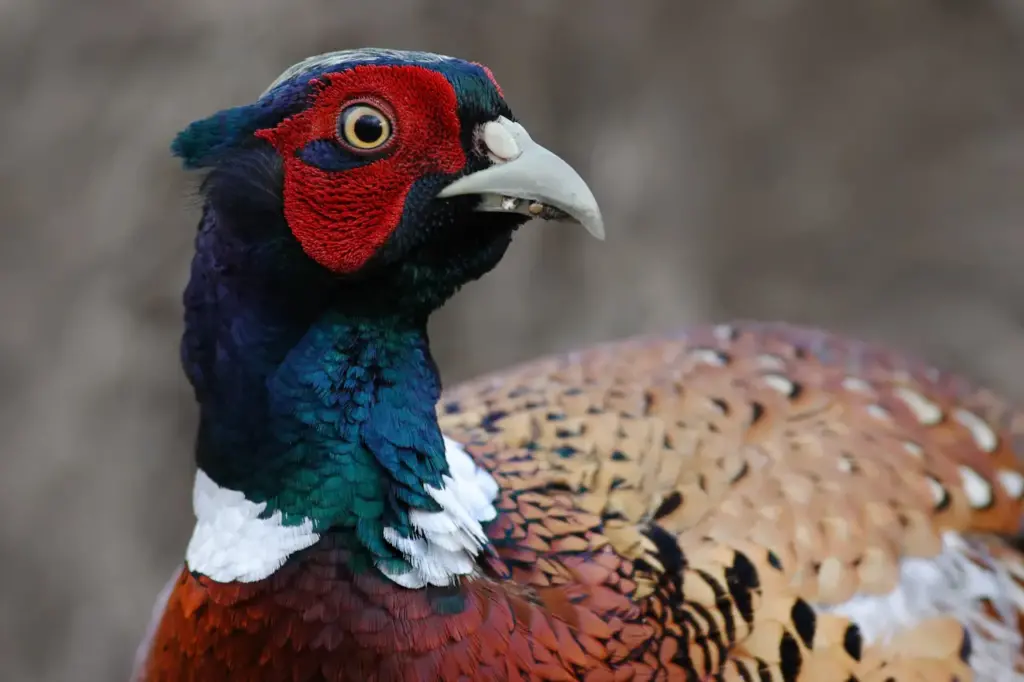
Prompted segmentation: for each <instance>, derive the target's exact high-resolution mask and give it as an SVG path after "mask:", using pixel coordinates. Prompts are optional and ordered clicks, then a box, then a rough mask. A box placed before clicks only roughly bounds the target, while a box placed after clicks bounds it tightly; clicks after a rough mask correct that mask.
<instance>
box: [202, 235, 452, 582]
mask: <svg viewBox="0 0 1024 682" xmlns="http://www.w3.org/2000/svg"><path fill="white" fill-rule="evenodd" d="M210 220H212V218H209V217H207V218H206V219H205V220H204V223H205V222H209V221H210ZM206 227H207V229H205V230H204V229H201V230H200V235H199V238H198V239H199V242H200V244H199V249H198V254H197V256H196V259H195V261H194V262H193V273H192V279H191V282H190V284H189V287H188V289H187V291H186V310H187V312H186V333H185V337H184V343H183V348H182V357H183V361H184V365H185V369H186V372H187V373H188V375H189V378H190V380H191V381H192V383H193V385H194V387H195V390H196V396H197V399H198V401H199V403H200V427H199V434H198V438H197V441H196V459H197V464H198V466H199V470H200V471H199V473H198V476H197V482H196V491H195V495H194V504H195V507H196V514H197V517H198V523H197V528H196V533H195V534H194V536H193V539H192V543H191V544H190V548H189V561H190V564H201V565H198V566H197V565H192V566H191V568H192V570H194V571H198V572H205V573H207V574H210V572H211V571H212V572H213V573H214V575H211V577H213V578H215V579H222V580H239V579H241V580H255V579H260V578H263V577H266V575H267V574H268V571H269V572H273V570H275V569H276V566H275V564H276V565H280V563H281V562H282V561H283V560H284V559H286V558H287V556H288V555H289V554H290V553H292V552H293V551H295V550H297V549H302V548H304V547H306V546H309V545H311V544H313V543H315V542H316V541H317V540H318V539H319V537H320V536H321V535H322V534H323V533H325V532H327V531H328V530H329V531H331V533H332V535H333V536H335V541H337V540H336V538H337V536H339V535H340V537H341V538H342V542H343V543H344V544H347V545H348V549H350V550H351V552H350V553H349V555H350V556H351V557H352V560H351V561H353V562H355V563H356V564H357V565H355V566H353V567H352V568H353V569H354V570H362V569H368V568H370V567H372V566H377V567H378V568H380V570H382V571H384V572H385V573H386V574H389V575H392V574H393V575H398V576H401V575H404V574H406V573H408V572H409V571H410V570H411V568H410V565H409V562H408V559H409V557H408V556H406V554H407V553H404V552H403V551H401V549H400V548H401V547H407V546H408V545H403V544H402V540H403V539H405V540H409V539H412V540H417V539H422V534H421V533H418V531H417V529H416V527H415V526H416V524H415V521H416V518H418V517H417V516H416V515H417V514H420V515H423V514H426V515H429V514H437V513H442V512H443V511H444V509H443V504H442V503H440V502H439V501H438V499H437V494H436V492H435V491H438V490H443V489H444V488H445V484H446V481H448V482H450V481H451V479H450V476H451V475H452V473H451V470H450V463H449V457H450V456H451V453H450V452H449V453H446V446H445V441H444V439H443V438H442V435H441V431H440V429H439V427H438V423H437V418H436V413H435V406H436V403H437V400H438V398H439V396H440V380H439V378H438V373H437V369H436V366H435V364H434V362H433V360H432V358H431V356H430V350H429V347H428V341H427V334H426V322H427V320H426V316H425V315H410V314H402V313H397V312H396V313H394V314H383V313H380V314H372V315H369V314H366V313H365V310H364V309H363V308H362V307H361V306H358V305H348V304H347V303H346V301H350V300H351V299H349V298H348V297H347V296H346V292H345V291H344V290H343V288H342V289H341V290H339V289H338V287H337V286H333V287H328V288H327V289H325V290H324V291H318V290H315V289H313V288H310V287H309V286H308V285H309V284H310V283H309V282H302V284H303V287H301V288H297V289H296V290H294V291H288V290H285V291H279V290H276V289H274V288H272V287H268V286H267V285H266V280H265V279H260V280H259V282H260V284H261V285H260V286H257V285H256V282H255V281H254V280H253V278H252V277H249V276H248V275H247V271H246V269H245V268H244V267H243V264H241V263H238V262H235V261H238V259H240V258H243V257H245V256H243V255H241V254H238V253H237V252H236V250H234V249H233V248H232V246H233V245H232V244H228V243H225V240H230V236H226V235H224V234H221V233H218V232H217V231H216V230H214V229H208V228H209V227H210V226H209V225H207V226H206ZM234 246H237V245H234ZM250 256H251V254H250ZM304 276H305V275H304V274H303V273H301V272H296V273H294V277H296V278H298V279H301V278H302V277H304ZM332 281H333V280H332ZM232 500H233V501H232ZM231 506H234V507H236V508H235V509H228V510H225V507H231ZM228 512H230V515H231V516H233V517H236V518H242V519H243V520H244V521H245V523H248V524H249V526H248V527H246V528H244V529H243V528H238V529H235V530H232V528H231V527H230V522H229V521H228V520H226V517H225V514H226V513H228ZM204 514H205V519H206V525H207V526H208V527H207V528H205V530H204V528H203V527H202V526H203V523H204ZM213 526H217V527H216V528H214V527H213ZM247 537H255V538H256V539H258V540H259V542H258V543H256V544H255V545H253V544H251V543H248V542H247V539H246V538H247ZM260 544H262V547H260V546H259V545H260ZM268 544H269V546H270V547H269V549H268ZM275 547H276V548H277V549H275ZM266 552H270V553H271V554H275V556H273V557H270V558H269V559H268V557H266V556H263V554H265V553H266ZM278 555H283V556H278ZM247 562H248V564H252V567H251V568H246V566H247V565H248V564H247ZM224 566H227V568H223V567H224ZM218 571H219V574H217V573H218ZM412 582H414V583H415V582H416V580H413V581H412Z"/></svg>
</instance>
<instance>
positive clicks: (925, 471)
mask: <svg viewBox="0 0 1024 682" xmlns="http://www.w3.org/2000/svg"><path fill="white" fill-rule="evenodd" d="M438 410H439V421H440V424H441V426H442V429H443V430H444V431H445V433H446V434H447V435H449V436H451V437H452V438H455V439H456V440H459V441H461V442H462V443H464V444H465V445H466V448H467V450H468V451H469V452H470V453H471V454H472V455H473V457H474V458H475V459H476V460H477V461H478V462H479V463H480V464H481V465H483V466H484V467H486V468H487V469H489V470H490V472H491V473H492V475H493V476H494V477H495V479H496V480H497V481H498V483H499V484H500V486H501V492H500V497H499V501H498V506H499V509H500V514H499V517H498V519H497V520H495V521H494V522H492V523H491V524H490V525H489V527H488V528H487V532H488V535H489V537H490V539H491V542H492V545H491V547H490V548H488V550H487V552H486V553H485V555H484V556H483V558H482V559H481V562H480V563H481V576H480V577H477V578H473V579H465V580H464V581H463V582H462V583H461V584H460V585H458V586H456V587H453V588H450V589H441V588H427V589H423V590H406V589H403V588H400V587H398V586H396V585H394V584H392V583H390V582H389V581H387V580H386V579H384V578H383V577H380V576H379V575H371V574H369V573H365V574H356V575H353V574H352V573H350V572H349V571H348V569H347V568H346V567H345V566H346V561H345V559H346V554H345V549H344V548H343V547H340V546H337V543H335V542H333V539H332V537H331V536H330V535H328V536H326V537H325V538H324V539H323V540H321V542H320V543H319V544H318V545H316V546H315V547H312V548H310V549H308V550H305V551H304V552H302V553H300V554H298V555H296V556H295V557H293V558H292V559H291V560H290V561H289V562H288V564H286V566H285V567H284V568H282V569H281V570H280V571H279V572H278V573H276V574H275V575H273V576H271V577H270V578H269V579H267V580H264V581H262V582H259V583H253V584H227V585H225V584H217V583H214V582H212V581H209V580H208V579H206V578H202V577H194V576H192V575H191V574H189V573H188V572H187V571H186V572H183V573H182V574H181V576H180V577H179V579H178V581H177V583H176V584H175V586H174V589H173V591H172V592H171V595H170V597H169V600H168V603H167V606H166V608H165V610H164V615H163V618H162V620H161V622H160V623H159V625H158V627H157V629H156V631H155V634H154V637H153V640H152V642H151V646H150V649H149V652H150V653H149V656H148V660H147V662H146V664H145V666H144V667H143V669H142V671H141V672H142V678H143V679H145V680H150V681H154V682H155V681H157V680H224V679H232V680H235V679H238V680H289V681H294V682H300V681H307V680H352V681H359V682H363V681H365V682H371V681H373V682H385V681H386V682H392V681H399V680H407V681H422V682H427V681H434V680H446V681H453V682H454V681H456V680H496V681H497V680H510V681H511V680H550V681H555V680H559V681H566V680H586V681H587V682H603V681H607V682H612V681H619V680H635V681H638V682H639V681H648V680H686V681H696V680H730V681H732V680H736V681H740V680H775V681H781V680H788V681H796V680H799V681H811V680H813V681H820V682H828V681H831V680H835V681H837V682H839V681H860V682H882V681H885V680H892V681H894V682H908V681H911V680H913V681H920V682H925V681H927V682H938V681H941V680H950V681H952V680H960V681H961V682H963V681H966V680H971V679H987V678H986V677H984V676H983V675H982V674H979V673H978V672H977V671H978V670H982V667H979V666H980V665H981V664H980V663H977V660H978V659H977V657H978V656H980V655H983V652H985V651H992V650H993V649H992V647H991V646H987V643H986V641H985V640H986V639H988V640H990V641H989V642H988V644H991V642H996V641H997V640H999V638H1004V640H1005V641H1016V642H1019V641H1020V640H1019V638H1020V633H1021V625H1022V622H1024V613H1022V610H1021V609H1022V608H1024V590H1022V582H1024V559H1022V556H1021V555H1020V554H1018V553H1017V551H1016V550H1014V549H1013V548H1012V547H1011V546H1010V545H1009V544H1007V542H1006V541H1005V540H1004V539H1002V538H1003V537H1008V536H1010V535H1012V534H1015V533H1016V532H1017V531H1018V526H1019V523H1020V519H1021V498H1022V495H1024V477H1022V475H1021V472H1022V470H1021V466H1020V464H1019V463H1018V458H1017V456H1016V454H1015V452H1014V447H1015V442H1016V441H1015V439H1016V438H1018V437H1019V434H1020V433H1021V431H1022V429H1024V420H1022V417H1021V415H1019V414H1018V413H1016V412H1014V411H1012V410H1011V409H1009V408H1008V407H1007V406H1006V405H1005V404H1004V403H1003V402H1001V401H1000V400H999V399H998V398H996V397H995V396H993V395H992V394H990V393H988V392H986V391H983V390H978V389H976V388H974V387H972V386H971V385H970V384H968V383H967V382H965V381H963V380H962V379H960V378H958V377H956V376H953V375H950V374H947V373H943V372H940V371H938V370H935V369H933V368H931V367H930V366H928V365H925V364H921V363H918V362H915V361H912V360H909V359H907V358H905V357H903V356H901V355H899V354H895V353H892V352H890V351H888V350H886V349H883V348H879V347H876V346H873V345H869V344H863V343H858V342H854V341H850V340H847V339H843V338H841V337H838V336H835V335H830V334H827V333H824V332H818V331H814V330H808V329H801V328H796V327H790V326H784V325H759V324H733V325H721V326H718V327H706V328H697V329H693V330H689V331H687V332H686V333H683V334H679V335H674V336H661V337H651V338H640V339H633V340H629V341H625V342H620V343H616V344H609V345H606V346H601V347H598V348H595V349H591V350H587V351H582V352H578V353H573V354H570V355H565V356H559V357H554V358H549V359H542V360H539V361H536V362H533V363H530V364H527V365H523V366H521V367H518V368H514V369H512V370H509V371H505V372H502V373H498V374H494V375H491V376H486V377H483V378H481V379H479V380H476V381H473V382H469V383H466V384H463V385H461V386H458V387H455V388H453V389H451V390H450V391H448V392H447V393H446V394H445V396H444V399H443V401H442V403H441V404H440V405H439V407H438ZM944 538H945V539H944ZM949 538H954V539H955V540H957V541H958V542H959V543H960V544H954V545H949V544H948V541H949ZM944 553H945V555H946V556H951V555H955V558H956V559H957V560H958V561H961V560H962V562H970V563H969V565H971V566H975V567H976V570H977V571H982V572H984V574H985V575H988V574H991V575H993V576H1001V579H1004V582H1003V583H998V582H994V583H993V584H1004V585H1005V591H1004V592H1002V593H1001V594H1002V596H1003V597H1005V598H1001V599H994V598H992V597H990V596H989V595H987V594H984V593H979V594H977V595H975V596H970V595H966V593H965V595H961V597H960V598H959V601H958V602H957V604H958V607H957V608H958V609H959V610H957V611H949V612H945V613H943V612H936V613H931V614H930V613H927V612H924V611H922V612H921V613H919V614H914V613H912V614H910V616H912V617H910V618H909V619H907V620H906V622H900V623H895V622H889V623H880V624H879V627H881V628H882V629H885V628H889V630H890V631H889V632H888V633H887V634H886V636H884V637H869V636H868V633H867V632H866V631H865V628H863V627H857V625H855V624H854V622H853V621H851V620H850V619H848V618H847V615H844V614H848V612H849V611H850V609H852V608H853V607H849V605H850V604H851V603H853V602H851V600H855V599H861V600H868V601H862V602H861V603H862V604H867V605H870V604H872V603H874V602H871V601H870V600H871V598H872V597H878V598H879V599H880V600H881V599H884V598H885V596H886V595H892V594H894V593H895V592H897V591H899V590H900V589H901V580H902V579H903V577H901V576H904V577H905V572H901V571H903V570H904V568H905V567H906V566H907V565H908V563H907V562H912V561H915V560H922V561H923V562H925V563H924V564H922V565H925V566H927V562H928V561H938V557H939V556H940V555H943V554H944ZM964 565H968V564H967V563H964ZM939 596H941V595H939ZM879 603H882V602H881V601H880V602H879ZM880 608H881V607H880ZM908 608H909V607H908ZM857 613H858V614H859V616H860V617H861V618H862V619H863V618H867V619H871V618H872V617H877V618H882V619H885V618H888V617H889V616H887V615H886V613H885V612H883V611H879V612H878V613H877V616H872V614H873V612H872V611H871V609H870V608H869V607H868V606H865V607H864V608H862V609H861V610H859V611H857ZM904 615H907V614H904ZM862 625H864V623H862ZM1013 638H1017V639H1015V640H1014V639H1013ZM986 646H987V648H986ZM1004 649H1005V650H1008V651H1010V652H1011V655H1009V656H1007V657H1006V658H1005V660H1003V662H1002V663H998V662H996V663H992V661H989V663H988V664H987V665H989V666H990V667H989V668H987V669H988V670H992V669H995V670H998V671H999V672H998V674H997V675H996V676H995V677H994V678H992V679H996V680H1007V681H1009V680H1014V679H1024V678H1022V677H1021V676H1022V675H1024V657H1022V656H1021V652H1020V646H1019V643H1018V644H1017V645H1016V649H1014V648H1013V645H1012V643H1011V644H1010V645H1008V646H1006V647H1004ZM1013 652H1015V653H1013ZM984 655H989V654H984ZM992 665H1002V667H1001V668H992V667H991V666H992Z"/></svg>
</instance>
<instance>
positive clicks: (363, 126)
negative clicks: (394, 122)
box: [340, 104, 391, 151]
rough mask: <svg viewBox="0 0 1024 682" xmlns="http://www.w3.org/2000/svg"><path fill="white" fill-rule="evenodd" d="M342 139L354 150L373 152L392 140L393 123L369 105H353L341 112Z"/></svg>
mask: <svg viewBox="0 0 1024 682" xmlns="http://www.w3.org/2000/svg"><path fill="white" fill-rule="evenodd" d="M340 127H341V139H342V141H343V142H344V143H345V144H347V145H349V146H351V147H352V148H354V149H358V150H360V151H372V150H374V149H378V148H379V147H381V146H383V145H384V143H386V142H387V141H388V140H389V139H390V138H391V121H389V120H388V117H387V116H385V115H384V113H383V112H382V111H380V110H379V109H376V108H374V107H372V106H370V105H368V104H353V105H352V106H350V107H348V108H347V109H345V110H344V111H343V112H341V126H340Z"/></svg>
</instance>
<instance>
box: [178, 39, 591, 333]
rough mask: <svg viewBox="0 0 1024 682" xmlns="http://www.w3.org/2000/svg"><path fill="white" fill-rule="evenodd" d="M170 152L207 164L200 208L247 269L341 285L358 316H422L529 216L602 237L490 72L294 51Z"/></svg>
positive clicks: (570, 181) (557, 163)
mask: <svg viewBox="0 0 1024 682" xmlns="http://www.w3.org/2000/svg"><path fill="white" fill-rule="evenodd" d="M174 151H175V153H176V154H177V155H178V156H180V157H181V158H182V159H183V160H184V162H185V165H186V166H187V167H190V168H209V169H211V173H210V175H209V178H208V180H207V182H206V184H205V195H206V199H207V202H208V206H209V207H211V208H212V209H214V210H215V211H216V212H217V213H218V214H219V218H220V222H221V223H222V224H224V227H226V228H227V229H230V230H232V231H233V232H234V233H235V236H236V237H237V238H238V239H239V240H240V241H241V242H247V244H243V245H242V246H243V247H244V246H251V248H252V249H253V250H254V254H253V255H257V254H258V255H259V256H260V257H261V258H262V261H261V263H259V265H260V266H261V267H269V268H270V269H271V271H270V272H264V273H260V274H264V275H268V276H271V277H273V276H274V275H279V276H280V275H282V274H283V275H285V276H286V277H288V278H289V281H290V284H289V287H294V286H295V285H296V284H297V282H296V281H295V280H294V279H293V278H294V277H295V276H296V274H297V271H305V276H306V277H309V278H310V279H311V280H312V282H311V284H313V285H314V286H315V287H317V288H320V287H323V286H324V281H325V280H327V281H330V280H332V279H334V280H337V279H344V280H346V286H345V287H344V291H345V294H346V295H347V297H348V298H350V299H351V302H352V305H353V306H358V307H360V308H361V310H362V311H363V312H369V313H374V312H377V313H380V312H387V313H391V312H396V311H410V312H412V311H415V312H429V310H431V309H432V308H434V307H437V306H438V305H440V304H441V303H442V302H443V301H444V300H445V299H446V298H447V297H449V296H450V295H451V294H452V293H454V291H455V289H457V288H458V287H459V286H460V285H462V284H463V283H465V282H467V281H469V280H472V279H475V278H477V277H479V276H481V275H483V274H484V273H486V272H487V271H488V270H490V269H491V268H493V267H494V266H495V265H496V264H497V262H498V261H499V259H500V258H501V257H502V255H503V254H504V252H505V250H506V248H507V247H508V244H509V242H510V239H511V235H512V233H513V232H514V231H515V230H516V229H517V228H518V227H520V226H521V225H522V224H523V223H525V222H526V221H527V220H528V219H529V218H530V217H532V216H536V217H541V218H556V219H564V220H569V221H575V222H578V223H580V224H582V225H583V226H584V227H585V228H586V229H587V230H588V231H589V232H590V233H591V234H593V235H595V236H597V237H601V236H602V235H603V227H602V221H601V216H600V212H599V211H598V208H597V204H596V202H595V200H594V197H593V195H592V194H591V192H590V190H589V189H588V187H587V185H586V183H584V182H583V180H582V179H581V178H580V177H579V175H578V174H577V173H576V172H575V171H574V170H573V169H572V168H571V167H570V166H569V165H568V164H566V163H565V162H564V161H562V160H561V159H560V158H559V157H558V156H556V155H554V154H553V153H551V152H550V151H548V150H547V149H545V148H544V147H542V146H540V145H539V144H537V143H536V142H534V141H533V140H532V139H531V137H530V135H529V134H528V133H527V131H526V129H525V128H524V127H523V126H522V125H521V124H520V123H518V122H517V121H516V118H515V116H514V115H513V113H512V110H511V109H510V108H509V106H508V104H507V103H506V101H505V99H504V96H503V94H502V91H501V88H500V87H499V86H498V84H497V82H496V81H495V80H494V77H493V76H492V74H491V72H490V70H489V69H487V68H486V67H484V66H481V65H479V64H475V63H471V62H467V61H463V60H459V59H454V58H449V57H442V56H439V55H434V54H429V53H416V52H399V51H391V50H358V51H347V52H333V53H329V54H325V55H320V56H317V57H312V58H309V59H306V60H304V61H302V62H300V63H298V64H296V65H295V66H293V67H291V68H289V69H288V70H287V71H285V72H284V73H283V74H282V75H281V76H280V77H279V78H278V79H277V80H276V81H274V83H273V84H272V85H271V86H270V87H269V88H268V89H267V90H266V91H265V92H264V93H263V95H262V96H261V97H260V98H259V100H258V101H256V102H255V103H253V104H250V105H247V106H241V107H236V108H233V109H228V110H226V111H222V112H219V113H217V114H214V115H213V116H211V117H209V118H207V119H204V120H201V121H197V122H195V123H193V124H192V125H190V126H189V127H188V128H187V129H186V130H185V131H183V132H182V133H181V134H180V135H179V136H178V138H177V139H176V141H175V143H174ZM291 247H294V248H291ZM300 251H301V253H299V252H300ZM302 261H308V262H306V263H303V262H302Z"/></svg>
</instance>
